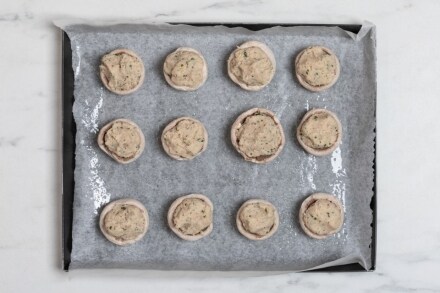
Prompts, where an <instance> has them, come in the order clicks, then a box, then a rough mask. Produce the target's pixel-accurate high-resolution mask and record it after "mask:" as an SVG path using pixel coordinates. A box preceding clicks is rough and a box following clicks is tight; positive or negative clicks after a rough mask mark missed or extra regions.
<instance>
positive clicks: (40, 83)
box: [0, 0, 440, 293]
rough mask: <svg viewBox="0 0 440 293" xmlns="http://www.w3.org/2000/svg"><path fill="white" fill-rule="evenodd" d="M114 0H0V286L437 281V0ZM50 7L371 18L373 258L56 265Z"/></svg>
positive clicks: (54, 49) (384, 285)
mask: <svg viewBox="0 0 440 293" xmlns="http://www.w3.org/2000/svg"><path fill="white" fill-rule="evenodd" d="M127 2H128V1H115V0H107V1H99V2H98V1H96V2H92V1H79V0H78V1H65V2H62V1H55V0H48V1H42V0H39V1H26V0H17V1H5V0H3V1H1V3H0V32H1V40H0V56H1V57H2V62H1V63H0V80H1V87H0V125H1V130H0V153H1V155H0V231H1V234H0V276H1V277H0V292H59V291H60V290H63V292H100V291H103V290H106V291H108V292H120V291H122V290H126V291H127V292H147V291H151V292H157V291H158V290H162V291H164V292H172V291H174V292H190V291H191V292H197V291H204V292H224V291H229V292H267V291H269V292H294V291H295V290H296V292H303V293H306V292H321V291H322V292H440V278H439V272H440V220H439V211H440V209H439V207H440V196H439V191H438V190H439V189H438V186H437V183H438V181H439V179H440V175H439V171H440V168H439V164H440V152H438V151H436V149H437V148H439V147H440V131H439V129H440V120H439V119H438V114H437V113H438V108H439V107H440V82H438V81H437V79H439V77H440V58H439V57H438V56H437V50H438V47H439V46H440V24H439V21H440V20H439V18H438V15H440V1H436V0H431V1H428V0H425V1H410V0H392V1H382V0H374V1H354V0H351V1H350V0H346V1H324V0H321V1H310V0H297V1H292V0H283V1H275V0H272V1H263V0H241V1H216V0H205V1H202V0H188V1H177V0H175V1H159V2H157V1H149V2H148V1H145V0H137V1H131V2H130V3H131V4H130V5H127V4H126V3H127ZM60 17H81V18H88V19H96V18H99V19H110V18H115V17H120V18H126V19H133V18H150V19H155V20H160V21H211V22H230V21H232V22H292V23H361V22H362V21H363V20H365V19H366V20H370V21H372V22H373V23H375V24H376V25H377V35H378V51H377V54H378V110H377V114H378V117H377V122H378V134H377V135H378V150H377V153H378V166H377V167H378V194H379V196H378V211H379V214H378V239H379V240H378V258H377V271H376V272H374V273H337V274H327V273H319V274H295V273H290V274H288V273H283V274H280V275H266V276H258V277H247V276H245V275H244V274H241V273H195V272H151V271H120V270H108V271H104V270H93V271H73V272H70V273H64V272H62V271H61V270H60V247H61V244H60V243H61V241H60V228H61V218H60V217H61V209H60V204H61V197H60V194H61V185H60V179H61V177H60V170H61V151H60V148H61V142H60V119H61V111H60V106H61V87H60V76H61V71H60V68H61V66H60V64H61V62H60V61H61V59H60V57H61V56H60V41H61V39H60V33H59V31H58V30H57V29H56V28H55V27H54V26H53V25H52V24H51V21H52V19H54V18H60Z"/></svg>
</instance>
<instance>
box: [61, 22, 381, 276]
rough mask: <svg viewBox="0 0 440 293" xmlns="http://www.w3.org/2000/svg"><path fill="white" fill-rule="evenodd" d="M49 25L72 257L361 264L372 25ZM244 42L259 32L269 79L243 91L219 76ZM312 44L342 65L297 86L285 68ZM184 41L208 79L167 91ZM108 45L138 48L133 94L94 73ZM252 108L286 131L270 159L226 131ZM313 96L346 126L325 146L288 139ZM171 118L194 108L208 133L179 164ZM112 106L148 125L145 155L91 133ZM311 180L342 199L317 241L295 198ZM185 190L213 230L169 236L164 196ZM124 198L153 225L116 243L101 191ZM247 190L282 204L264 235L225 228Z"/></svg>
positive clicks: (369, 155) (226, 265)
mask: <svg viewBox="0 0 440 293" xmlns="http://www.w3.org/2000/svg"><path fill="white" fill-rule="evenodd" d="M56 24H57V25H58V26H60V27H61V28H62V29H63V30H64V31H66V32H67V33H68V35H69V37H70V39H71V44H72V55H73V70H74V76H75V88H74V96H75V103H74V107H73V112H74V118H75V122H76V125H77V135H76V159H75V164H76V165H75V198H74V215H73V245H72V256H71V257H72V263H71V268H72V269H75V268H116V267H117V268H135V269H158V270H265V271H269V270H277V271H279V270H292V271H295V270H307V269H312V268H316V267H321V268H322V267H326V266H330V265H338V264H346V263H360V264H361V265H362V266H363V267H364V268H366V269H369V268H370V267H371V248H370V245H371V235H372V227H371V223H372V211H371V209H370V201H371V198H372V196H373V191H372V190H373V161H374V138H375V133H374V129H375V109H376V104H375V103H376V54H375V46H376V44H375V42H376V41H375V28H374V26H373V25H372V24H370V23H367V24H365V25H364V26H363V27H362V29H361V31H360V32H359V33H358V34H353V33H349V32H346V31H344V30H342V29H340V28H338V27H322V26H317V27H307V26H302V27H273V28H269V29H264V30H261V31H257V32H253V31H249V30H247V29H244V28H227V27H224V26H214V27H194V26H188V25H169V24H145V23H141V22H137V23H136V24H133V23H132V24H112V25H109V23H107V24H106V25H100V26H98V25H97V24H98V23H93V25H90V24H91V23H90V22H89V23H88V24H89V25H88V24H84V22H83V23H78V21H71V20H68V21H65V20H64V21H57V22H56ZM248 40H258V41H262V42H264V43H266V44H267V45H268V46H269V47H270V48H271V49H272V50H273V52H274V54H275V56H276V60H277V71H276V74H275V77H274V79H273V81H272V82H271V84H270V85H269V86H268V87H266V88H265V89H264V90H262V91H259V92H247V91H244V90H242V89H241V88H239V87H238V86H236V85H235V84H234V83H232V82H231V81H230V80H229V78H228V76H227V74H226V60H227V57H228V56H229V54H230V53H231V51H232V50H233V49H234V47H235V46H237V45H238V44H240V43H242V42H244V41H248ZM310 45H324V46H326V47H329V48H331V49H332V50H333V51H334V52H335V53H336V54H337V56H338V57H339V60H340V63H341V75H340V78H339V80H338V82H337V83H336V84H335V85H334V86H333V87H332V88H330V89H329V90H327V91H324V92H321V93H312V92H309V91H307V90H305V89H303V88H302V87H301V86H300V85H299V83H298V82H297V81H296V79H295V77H294V72H293V60H294V58H295V56H296V54H298V53H299V52H300V51H301V50H302V49H304V48H305V47H307V46H310ZM181 46H185V47H193V48H195V49H197V50H199V51H201V52H202V54H203V55H204V56H205V59H206V60H207V63H208V71H209V77H208V80H207V82H206V84H205V85H204V86H203V87H202V88H200V89H199V90H198V91H196V92H186V93H185V92H180V91H176V90H174V89H172V88H171V87H169V86H168V85H167V84H166V82H165V80H164V78H163V74H162V65H163V61H164V59H165V57H166V55H167V54H169V53H170V52H172V51H173V50H175V49H176V48H177V47H181ZM116 48H130V49H132V50H134V51H135V52H137V53H138V54H139V56H140V57H141V58H142V60H143V62H144V64H145V67H146V78H145V83H144V85H143V86H142V87H141V88H140V90H138V91H137V92H135V93H133V94H131V95H129V96H118V95H115V94H112V93H111V92H109V91H108V90H106V89H105V88H104V87H103V85H102V84H101V81H100V79H99V76H98V66H99V63H100V58H101V56H102V55H103V54H105V53H107V52H109V51H111V50H113V49H116ZM252 107H264V108H267V109H270V110H272V111H273V112H275V113H276V115H277V116H278V118H279V119H280V120H281V123H282V125H283V127H284V132H285V135H286V145H285V148H284V150H283V151H282V153H281V154H280V156H279V157H278V158H277V159H276V160H274V161H273V162H271V163H269V164H266V165H256V164H252V163H248V162H245V161H244V160H243V159H242V158H241V157H240V155H239V154H238V153H237V152H236V151H235V150H234V149H233V147H232V145H231V143H230V140H229V131H230V127H231V125H232V123H233V122H234V120H235V118H236V117H237V116H238V115H239V114H240V113H242V112H243V111H245V110H248V109H250V108H252ZM317 107H320V108H321V107H322V108H327V109H329V110H331V111H333V112H335V113H336V114H337V115H338V117H339V119H340V120H341V122H342V125H343V140H342V144H341V146H340V147H339V148H338V149H337V150H336V151H335V152H334V153H333V154H332V155H330V156H327V157H314V156H311V155H308V154H307V153H305V152H304V151H303V150H302V149H301V147H300V146H299V144H298V143H297V142H296V139H295V137H294V133H295V130H296V126H297V124H298V122H299V120H300V119H301V117H302V116H303V115H304V114H305V112H306V111H307V110H309V109H312V108H317ZM180 116H193V117H195V118H197V119H199V120H200V121H202V122H203V123H204V125H205V127H206V128H207V130H208V133H209V146H208V149H207V150H206V151H205V153H203V154H202V155H201V156H199V157H197V158H196V159H194V160H192V161H189V162H179V161H176V160H173V159H171V158H169V157H168V156H167V155H166V154H165V153H164V152H163V150H162V147H161V145H160V141H159V137H160V134H161V131H162V130H163V128H164V127H165V125H166V124H167V123H168V122H170V121H171V120H173V119H175V118H177V117H180ZM116 118H127V119H131V120H133V121H135V122H136V123H137V124H138V125H139V126H140V127H141V129H142V131H143V133H144V135H145V137H146V148H145V151H144V153H143V155H142V156H141V157H140V158H139V159H138V160H137V161H135V162H133V163H131V164H128V165H119V164H117V163H116V162H115V161H113V160H112V159H111V158H110V157H108V156H107V155H106V154H104V153H103V152H102V151H101V150H100V149H99V148H98V146H97V144H96V136H97V132H98V130H99V128H100V127H101V126H103V125H105V124H106V123H107V122H109V121H111V120H114V119H116ZM314 192H327V193H332V194H334V195H335V196H337V197H338V198H339V199H340V200H341V201H342V202H343V204H344V209H345V214H346V220H345V223H344V226H343V229H342V230H341V232H340V233H338V234H336V235H335V236H332V237H329V238H328V239H325V240H314V239H311V238H309V237H307V236H306V235H305V234H304V233H303V232H302V231H301V228H300V226H299V224H298V220H297V219H298V210H299V206H300V204H301V202H302V200H303V199H305V198H306V197H307V196H308V195H310V194H311V193H314ZM189 193H202V194H205V195H207V196H208V197H209V198H210V199H211V200H212V202H213V204H214V230H213V232H212V233H211V235H210V236H209V237H206V238H203V239H202V240H199V241H196V242H186V241H183V240H181V239H179V238H178V237H177V236H175V235H174V234H173V233H172V232H171V230H170V229H169V228H168V227H167V225H166V212H167V209H168V207H169V205H170V204H171V202H172V201H173V200H174V199H175V198H177V197H179V196H181V195H185V194H189ZM124 197H131V198H135V199H138V200H140V201H141V202H143V203H144V204H145V206H146V208H147V209H148V211H149V215H150V228H149V231H148V233H147V235H146V236H145V237H144V238H143V239H142V240H141V241H140V242H138V243H136V244H135V245H131V246H127V247H119V246H116V245H114V244H112V243H110V242H108V241H107V240H106V239H105V238H104V237H103V236H102V235H101V233H100V231H99V228H98V217H99V212H100V211H101V209H102V207H103V206H104V205H105V204H106V203H108V202H109V201H112V200H115V199H119V198H124ZM250 198H262V199H266V200H269V201H270V202H272V203H273V204H274V205H275V206H276V207H277V209H278V212H279V214H280V227H279V230H278V231H277V233H276V234H275V235H274V236H273V237H271V238H269V239H267V240H265V241H254V242H252V241H249V240H247V239H246V238H244V237H242V236H241V235H240V234H239V233H238V231H237V229H236V227H235V222H234V219H235V213H236V211H237V210H238V208H239V206H240V205H241V203H243V202H244V201H245V200H247V199H250Z"/></svg>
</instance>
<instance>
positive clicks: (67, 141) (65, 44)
mask: <svg viewBox="0 0 440 293" xmlns="http://www.w3.org/2000/svg"><path fill="white" fill-rule="evenodd" d="M173 24H178V23H173ZM179 24H180V23H179ZM184 24H187V25H192V26H215V25H223V26H226V27H244V28H247V29H249V30H252V31H258V30H262V29H266V28H270V27H273V26H284V27H291V26H302V25H307V26H332V27H334V26H338V27H340V28H342V29H343V30H346V31H350V32H353V33H355V34H357V33H358V32H359V30H360V29H361V25H334V24H332V25H325V24H240V23H184ZM62 74H63V77H62V93H63V96H62V124H63V131H62V135H63V147H62V150H63V164H62V166H63V178H62V181H63V182H62V183H63V184H62V186H63V187H62V192H63V194H62V198H63V200H62V211H63V212H62V222H63V223H62V225H63V226H62V227H63V231H62V246H63V247H62V248H63V249H62V254H63V255H62V260H63V262H62V268H63V270H65V271H68V270H69V266H70V262H71V252H72V219H73V200H74V184H75V182H74V170H75V137H76V124H75V121H74V118H73V113H72V106H73V102H74V95H73V90H74V73H73V69H72V50H71V43H70V39H69V37H68V35H67V34H66V33H65V32H62ZM374 117H376V115H374ZM376 144H377V141H376V139H375V145H376ZM375 149H376V147H375ZM374 155H375V156H374V165H373V169H374V182H373V183H374V187H373V193H374V195H373V197H372V199H371V203H370V207H371V209H372V212H373V218H372V219H373V220H372V223H371V226H372V242H371V261H372V262H371V264H372V265H371V268H369V269H368V271H374V270H375V267H376V244H377V238H376V230H377V225H376V223H377V222H376V218H377V203H376V200H377V190H376V173H377V172H376V166H377V162H376V151H375V153H374ZM318 271H319V272H355V271H362V272H366V270H365V269H364V268H363V267H362V266H361V265H360V264H347V265H339V266H332V267H326V268H323V269H317V270H310V271H308V272H318Z"/></svg>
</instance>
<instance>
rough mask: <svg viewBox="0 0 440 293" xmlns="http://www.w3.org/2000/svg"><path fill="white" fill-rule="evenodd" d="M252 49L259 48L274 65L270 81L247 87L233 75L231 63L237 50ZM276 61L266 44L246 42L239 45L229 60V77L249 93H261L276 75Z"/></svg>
mask: <svg viewBox="0 0 440 293" xmlns="http://www.w3.org/2000/svg"><path fill="white" fill-rule="evenodd" d="M250 47H258V48H260V49H261V50H262V51H263V52H264V53H265V54H266V55H267V57H268V58H269V60H270V62H271V63H272V67H273V69H272V72H271V77H270V79H269V81H268V82H267V83H266V84H263V85H247V84H246V83H244V82H242V81H240V80H239V79H238V78H237V77H236V76H235V75H234V74H233V73H232V70H231V61H232V59H234V53H235V52H236V51H237V50H241V49H246V48H250ZM276 66H277V64H276V60H275V56H274V54H273V52H272V50H271V49H270V48H269V47H268V46H267V45H266V44H264V43H261V42H258V41H248V42H245V43H243V44H241V45H239V46H238V47H237V48H236V49H235V50H234V51H233V52H232V53H231V55H229V58H228V75H229V78H231V80H232V81H233V82H235V83H236V84H238V85H239V86H240V87H241V88H243V89H245V90H248V91H259V90H261V89H263V88H264V87H265V86H267V85H268V84H269V83H270V82H271V81H272V79H273V77H274V75H275V71H276Z"/></svg>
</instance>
